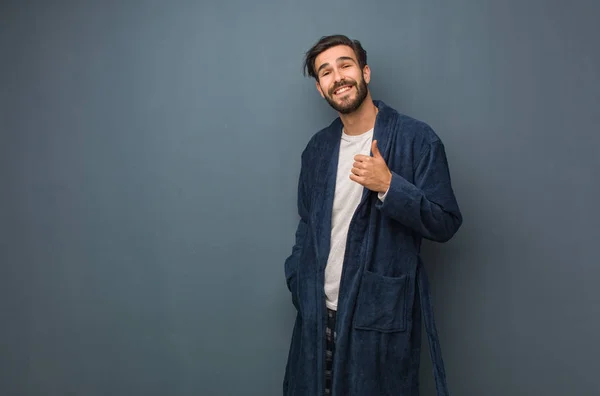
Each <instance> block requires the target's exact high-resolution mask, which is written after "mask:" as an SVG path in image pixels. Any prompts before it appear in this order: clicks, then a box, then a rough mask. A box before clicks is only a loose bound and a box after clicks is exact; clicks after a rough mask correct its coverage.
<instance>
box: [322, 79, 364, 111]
mask: <svg viewBox="0 0 600 396" xmlns="http://www.w3.org/2000/svg"><path fill="white" fill-rule="evenodd" d="M345 85H350V86H352V87H356V97H355V98H354V99H351V98H350V95H347V96H344V97H342V98H341V99H340V101H341V102H335V101H334V99H333V92H335V90H336V89H338V88H340V87H343V86H345ZM367 93H368V88H367V83H365V80H364V79H363V78H361V79H360V83H359V84H357V83H356V81H346V80H343V81H340V82H339V83H338V84H335V85H334V86H333V87H332V88H331V89H330V90H329V92H328V94H327V95H325V100H327V103H329V105H330V106H331V107H333V109H334V110H335V111H337V112H339V113H341V114H350V113H353V112H355V111H356V110H357V109H358V108H359V107H360V105H362V104H363V102H364V101H365V98H366V97H367Z"/></svg>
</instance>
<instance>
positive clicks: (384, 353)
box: [283, 35, 462, 396]
mask: <svg viewBox="0 0 600 396" xmlns="http://www.w3.org/2000/svg"><path fill="white" fill-rule="evenodd" d="M305 71H306V72H307V73H308V75H309V76H311V77H312V78H314V79H315V82H316V88H317V90H318V92H319V93H320V94H321V96H322V97H323V98H324V99H325V100H326V101H327V102H328V103H329V105H330V106H331V107H333V108H334V109H335V110H336V111H337V113H338V115H339V117H337V118H336V119H335V120H334V121H333V122H332V123H331V124H330V125H329V126H327V127H326V128H324V129H322V130H321V131H319V132H318V133H316V134H315V135H314V136H313V137H312V138H311V139H310V141H309V142H308V144H307V146H306V148H305V149H304V151H303V153H302V161H301V168H300V179H299V183H298V213H299V215H300V221H299V223H298V227H297V230H296V234H295V244H294V246H293V248H292V252H291V254H290V256H289V257H288V258H287V260H286V262H285V276H286V281H287V285H288V288H289V290H290V292H291V296H292V302H293V304H294V306H295V307H296V309H297V316H296V322H295V325H294V330H293V333H292V340H291V346H290V351H289V357H288V361H287V365H286V372H285V378H284V384H283V388H284V392H283V393H284V395H295V396H300V395H301V396H317V395H319V396H321V395H334V396H379V395H390V396H391V395H394V396H409V395H410V396H413V395H418V393H419V391H418V379H419V358H420V348H421V317H422V316H423V318H424V319H425V327H426V331H427V339H428V340H429V343H430V350H431V358H432V360H433V363H434V365H433V366H434V376H435V379H436V386H437V390H438V395H447V394H448V391H447V387H446V379H445V373H444V366H443V362H442V356H441V351H440V346H439V341H438V337H437V331H436V328H435V323H434V318H433V310H432V304H431V302H430V294H429V290H428V282H427V277H426V275H425V273H424V270H423V264H422V261H421V258H420V247H421V241H422V239H423V238H426V239H429V240H433V241H437V242H446V241H448V240H449V239H451V238H452V237H453V236H454V234H455V233H456V232H457V230H458V229H459V227H460V225H461V224H462V215H461V213H460V210H459V207H458V204H457V202H456V199H455V196H454V192H453V189H452V186H451V181H450V172H449V169H448V163H447V160H446V154H445V151H444V146H443V144H442V141H441V140H440V138H439V137H438V136H437V135H436V133H435V132H434V131H433V130H432V129H431V127H429V126H428V125H427V124H425V123H424V122H422V121H418V120H416V119H414V118H411V117H409V116H407V115H403V114H401V113H399V112H398V111H396V110H394V109H392V108H391V107H389V106H387V105H386V104H385V103H383V102H382V101H374V100H373V99H372V98H371V93H370V92H369V83H370V80H371V70H370V68H369V66H368V65H367V53H366V51H365V50H364V49H363V48H362V46H361V44H360V42H359V41H357V40H351V39H349V38H348V37H346V36H342V35H335V36H327V37H323V38H321V39H320V40H319V41H318V42H317V43H316V44H315V45H314V46H313V47H312V48H311V49H310V50H309V51H308V52H307V53H306V58H305Z"/></svg>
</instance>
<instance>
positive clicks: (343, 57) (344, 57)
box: [317, 56, 356, 73]
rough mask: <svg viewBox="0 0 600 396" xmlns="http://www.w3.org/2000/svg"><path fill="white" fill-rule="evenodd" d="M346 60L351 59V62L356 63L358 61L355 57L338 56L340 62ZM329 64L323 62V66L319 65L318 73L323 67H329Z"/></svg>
mask: <svg viewBox="0 0 600 396" xmlns="http://www.w3.org/2000/svg"><path fill="white" fill-rule="evenodd" d="M345 60H349V61H351V62H353V63H356V62H355V61H354V59H353V58H351V57H349V56H340V57H339V58H337V60H336V62H338V63H339V62H341V61H345ZM327 66H329V63H323V64H322V65H321V66H319V69H318V70H317V73H319V72H320V71H321V69H323V68H325V67H327Z"/></svg>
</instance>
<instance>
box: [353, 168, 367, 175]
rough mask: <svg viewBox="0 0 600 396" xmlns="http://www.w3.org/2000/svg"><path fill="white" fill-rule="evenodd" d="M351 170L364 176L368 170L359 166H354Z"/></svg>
mask: <svg viewBox="0 0 600 396" xmlns="http://www.w3.org/2000/svg"><path fill="white" fill-rule="evenodd" d="M350 171H351V172H352V173H353V174H355V175H357V176H364V175H365V172H366V171H365V170H364V169H358V168H352V169H351V170H350Z"/></svg>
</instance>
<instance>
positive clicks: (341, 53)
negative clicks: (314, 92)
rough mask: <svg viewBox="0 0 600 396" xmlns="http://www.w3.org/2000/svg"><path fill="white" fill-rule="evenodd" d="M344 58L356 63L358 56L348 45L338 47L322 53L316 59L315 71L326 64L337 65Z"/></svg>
mask: <svg viewBox="0 0 600 396" xmlns="http://www.w3.org/2000/svg"><path fill="white" fill-rule="evenodd" d="M342 57H349V58H352V59H353V60H354V61H355V62H356V63H358V61H357V59H356V54H355V53H354V50H353V49H352V48H351V47H348V46H347V45H337V46H335V47H331V48H329V49H327V50H325V51H323V52H321V53H320V54H319V55H318V56H317V58H316V59H315V69H316V70H318V69H319V67H321V65H323V64H325V63H329V64H335V62H336V61H337V60H338V59H339V58H342Z"/></svg>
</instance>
